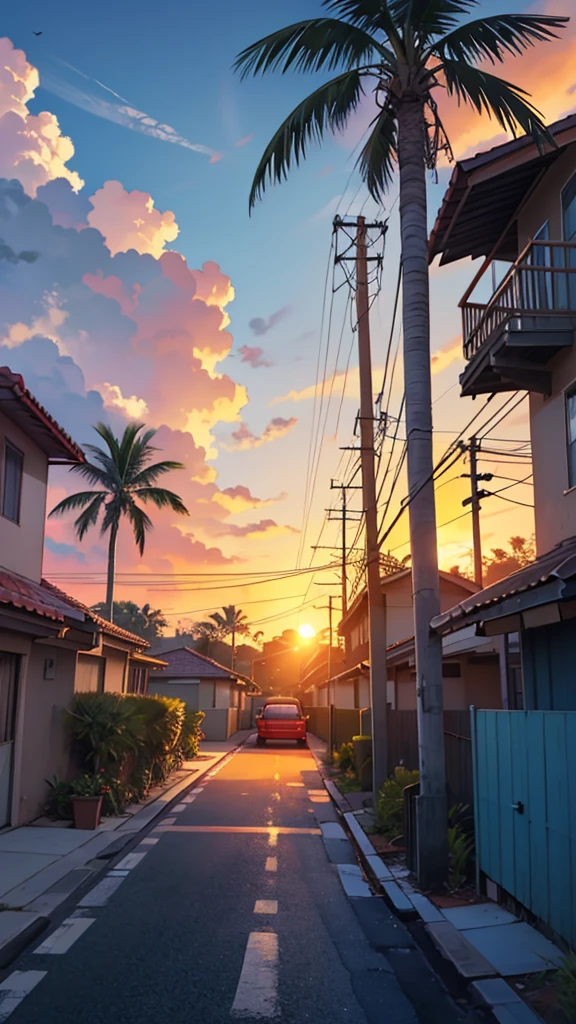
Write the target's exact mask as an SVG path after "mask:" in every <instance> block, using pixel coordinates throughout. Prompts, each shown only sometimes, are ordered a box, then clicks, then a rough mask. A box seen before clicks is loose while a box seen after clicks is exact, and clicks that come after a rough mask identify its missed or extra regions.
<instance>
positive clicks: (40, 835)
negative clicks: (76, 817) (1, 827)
mask: <svg viewBox="0 0 576 1024" xmlns="http://www.w3.org/2000/svg"><path fill="white" fill-rule="evenodd" d="M97 835H98V829H95V830H94V831H88V830H85V829H76V828H34V826H33V825H26V826H24V828H15V829H13V830H12V831H11V832H5V833H4V835H0V855H1V854H2V853H36V854H40V853H41V854H47V855H49V856H50V855H52V854H54V856H56V857H63V856H65V855H66V854H67V853H71V852H72V850H76V849H77V847H78V846H83V844H84V843H87V842H89V840H90V839H93V838H94V836H97Z"/></svg>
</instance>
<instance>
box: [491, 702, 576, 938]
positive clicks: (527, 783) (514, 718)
mask: <svg viewBox="0 0 576 1024" xmlns="http://www.w3.org/2000/svg"><path fill="white" fill-rule="evenodd" d="M472 733H473V735H472V739H473V756H474V791H475V819H476V849H477V858H478V865H479V868H480V870H481V871H482V872H484V874H485V875H487V876H488V877H489V878H490V879H492V881H494V882H497V883H498V885H500V886H501V887H502V888H503V889H505V890H506V891H507V892H508V893H510V895H511V896H513V897H514V898H515V899H517V900H518V902H519V903H521V904H523V906H525V907H527V908H528V910H530V911H531V912H532V913H533V914H535V915H536V917H538V918H540V919H541V920H542V921H544V922H545V923H546V924H547V925H549V926H550V928H552V929H553V930H554V931H555V932H557V933H558V935H560V936H562V938H563V939H565V941H566V942H567V943H569V944H570V945H571V946H572V947H574V946H575V945H576V871H575V869H574V865H575V864H576V712H574V711H477V710H476V709H472Z"/></svg>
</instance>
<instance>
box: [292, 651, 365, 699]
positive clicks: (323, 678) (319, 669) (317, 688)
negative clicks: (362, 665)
mask: <svg viewBox="0 0 576 1024" xmlns="http://www.w3.org/2000/svg"><path fill="white" fill-rule="evenodd" d="M345 664H346V655H345V653H344V651H343V649H342V648H341V647H334V646H332V647H331V649H330V650H329V649H328V645H327V644H320V645H319V646H318V647H317V649H316V650H315V652H314V654H313V655H312V657H311V658H310V659H309V661H307V662H306V664H305V665H304V667H303V670H302V679H301V681H300V692H301V693H302V694H303V700H304V703H306V704H310V705H311V706H312V707H326V706H327V705H328V704H334V703H335V697H336V691H335V684H334V678H335V677H336V676H338V675H339V674H340V672H341V671H342V669H343V668H344V665H345ZM338 700H339V707H343V708H344V707H350V708H354V707H357V705H356V704H354V703H353V701H354V689H353V688H352V692H351V694H350V693H345V692H344V689H343V688H342V687H340V690H339V692H338Z"/></svg>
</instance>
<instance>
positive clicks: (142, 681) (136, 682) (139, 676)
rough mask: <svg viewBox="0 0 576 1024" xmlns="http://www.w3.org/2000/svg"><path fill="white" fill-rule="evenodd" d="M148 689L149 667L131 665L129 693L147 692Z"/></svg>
mask: <svg viewBox="0 0 576 1024" xmlns="http://www.w3.org/2000/svg"><path fill="white" fill-rule="evenodd" d="M147 689H148V669H146V668H141V667H140V668H137V667H136V666H135V665H131V666H130V670H129V672H128V690H127V692H128V693H138V694H145V693H146V691H147Z"/></svg>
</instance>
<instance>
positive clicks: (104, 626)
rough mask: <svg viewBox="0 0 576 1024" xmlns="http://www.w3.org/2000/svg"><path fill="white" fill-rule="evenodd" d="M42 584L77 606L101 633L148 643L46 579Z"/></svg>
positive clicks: (139, 643)
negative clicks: (104, 617) (109, 620)
mask: <svg viewBox="0 0 576 1024" xmlns="http://www.w3.org/2000/svg"><path fill="white" fill-rule="evenodd" d="M42 586H43V587H45V588H46V590H49V591H50V592H51V593H52V594H54V595H55V596H57V597H59V598H60V599H61V600H62V601H66V602H67V603H68V604H70V605H73V606H74V608H78V609H79V610H80V611H82V612H84V615H85V616H86V617H87V618H88V619H90V620H91V621H92V622H94V623H95V624H96V625H97V626H99V627H100V629H101V630H102V632H103V633H107V634H108V635H109V636H117V637H118V639H119V640H126V641H127V642H128V643H133V644H136V645H137V646H138V647H142V648H147V647H150V644H149V643H148V641H147V640H144V639H143V638H142V637H141V636H137V635H136V634H135V633H130V632H129V631H128V630H127V629H122V627H121V626H117V625H116V624H115V623H114V622H108V619H103V618H102V616H101V615H97V614H96V612H93V611H92V609H91V608H89V607H88V605H87V604H84V603H83V602H82V601H79V600H78V598H76V597H71V596H70V595H69V594H65V593H64V591H63V590H59V589H58V587H55V586H54V584H53V583H49V582H48V580H42Z"/></svg>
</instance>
